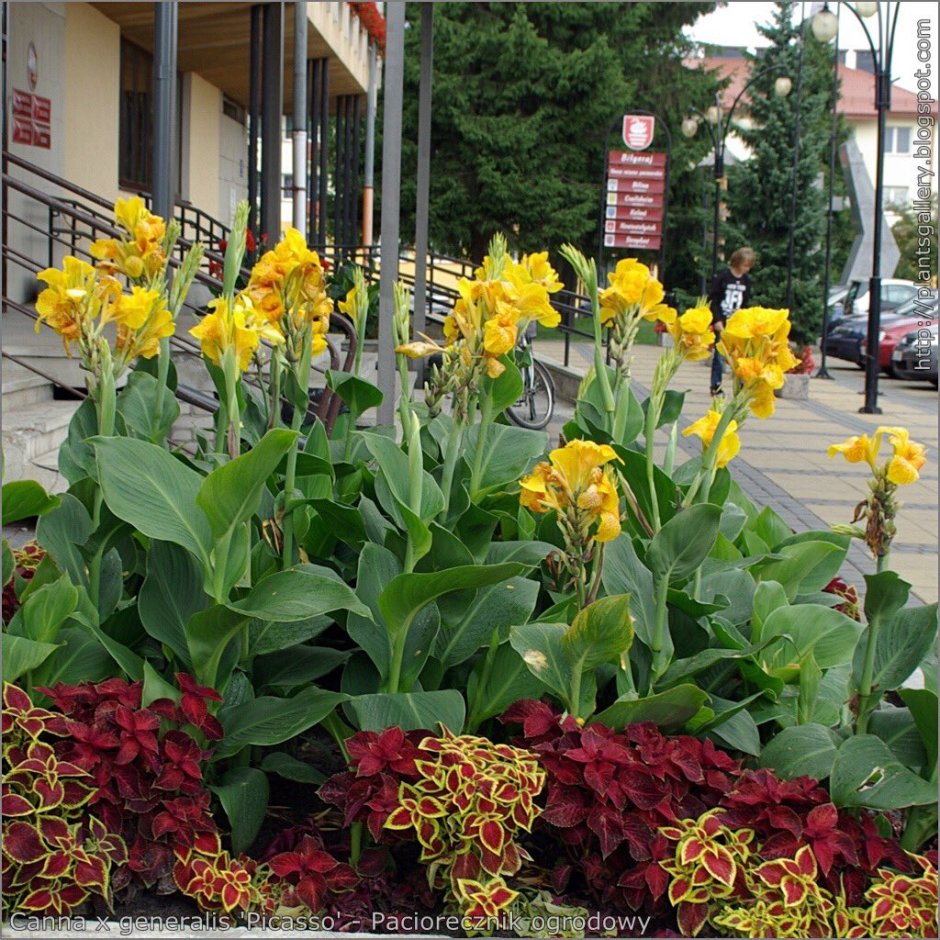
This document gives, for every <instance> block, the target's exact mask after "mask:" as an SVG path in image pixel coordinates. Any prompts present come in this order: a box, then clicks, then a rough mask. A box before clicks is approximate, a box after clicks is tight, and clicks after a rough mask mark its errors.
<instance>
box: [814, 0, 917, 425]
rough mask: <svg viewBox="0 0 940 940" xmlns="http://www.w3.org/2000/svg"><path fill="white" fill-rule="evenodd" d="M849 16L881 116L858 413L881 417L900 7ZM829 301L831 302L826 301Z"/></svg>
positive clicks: (860, 7)
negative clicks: (889, 162)
mask: <svg viewBox="0 0 940 940" xmlns="http://www.w3.org/2000/svg"><path fill="white" fill-rule="evenodd" d="M845 6H846V7H847V8H848V10H849V12H850V13H851V14H852V15H853V16H854V17H855V18H856V19H857V20H858V21H859V23H860V24H861V27H862V30H863V31H864V33H865V38H866V39H867V40H868V46H869V48H870V49H871V56H872V64H873V65H874V69H875V111H876V113H877V115H878V138H877V141H878V142H877V153H876V158H875V225H874V232H873V235H874V246H873V248H872V262H871V280H870V281H869V288H868V297H869V302H868V348H867V351H866V360H865V404H864V405H863V406H862V407H861V408H860V409H859V411H860V412H861V413H862V414H870V415H877V414H881V409H880V408H879V407H878V347H879V346H880V334H881V236H882V227H883V218H884V212H883V205H884V170H885V148H884V142H885V141H884V138H885V117H886V116H887V113H888V109H889V108H890V107H891V57H892V54H893V52H894V37H895V34H896V33H897V27H898V14H899V13H900V12H901V4H900V2H898V0H894V2H891V0H884V2H881V3H875V2H872V3H867V2H866V3H861V2H858V3H846V4H845ZM876 15H877V17H878V44H877V46H876V45H875V41H874V38H873V37H872V34H871V31H870V30H869V29H868V26H867V25H866V24H865V20H867V19H870V18H871V17H873V16H876ZM820 17H825V19H824V20H823V21H821V22H822V23H824V24H825V25H821V26H820V28H821V29H822V31H823V35H826V34H827V33H828V35H827V39H831V38H832V37H833V36H834V35H835V31H834V30H833V31H832V32H829V30H831V28H832V20H833V19H835V17H833V15H832V13H831V12H829V11H828V10H826V9H823V10H820V12H819V13H817V14H816V17H815V18H814V23H813V28H814V34H815V35H816V37H817V38H820V33H819V32H818V31H817V24H816V22H815V20H818V19H819V18H820ZM827 300H828V298H827Z"/></svg>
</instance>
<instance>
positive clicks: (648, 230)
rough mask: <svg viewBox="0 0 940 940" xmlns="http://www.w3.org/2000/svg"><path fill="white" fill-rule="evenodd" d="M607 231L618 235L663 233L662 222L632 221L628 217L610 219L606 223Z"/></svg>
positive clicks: (605, 228)
mask: <svg viewBox="0 0 940 940" xmlns="http://www.w3.org/2000/svg"><path fill="white" fill-rule="evenodd" d="M604 231H605V232H608V233H610V232H613V233H614V234H616V235H662V233H663V226H662V223H661V222H630V221H628V220H626V219H608V220H607V221H606V222H605V223H604Z"/></svg>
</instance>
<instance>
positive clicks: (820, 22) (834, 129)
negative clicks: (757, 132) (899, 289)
mask: <svg viewBox="0 0 940 940" xmlns="http://www.w3.org/2000/svg"><path fill="white" fill-rule="evenodd" d="M839 6H840V4H839V3H838V2H837V3H836V11H837V12H836V13H833V12H832V11H831V10H830V9H829V4H828V3H826V4H824V5H823V8H822V10H820V11H819V13H818V14H817V15H816V16H814V17H813V23H812V29H813V35H814V36H815V37H816V38H817V39H818V40H819V41H820V42H829V40H830V39H832V38H833V37H835V45H834V46H833V50H832V126H831V129H830V132H829V180H828V183H829V186H828V203H827V205H828V210H827V212H826V265H825V270H824V271H823V311H822V316H823V319H822V337H821V339H820V341H819V345H820V347H821V350H820V359H819V370H818V371H817V372H816V375H815V376H814V377H815V378H817V379H832V376H831V375H830V374H829V370H828V369H827V368H826V343H827V340H828V338H829V285H830V283H831V273H832V190H833V186H834V182H835V174H836V146H837V144H838V136H839V114H838V111H837V109H836V104H837V103H838V100H839V16H838V11H839Z"/></svg>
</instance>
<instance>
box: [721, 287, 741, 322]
mask: <svg viewBox="0 0 940 940" xmlns="http://www.w3.org/2000/svg"><path fill="white" fill-rule="evenodd" d="M743 303H744V285H743V284H741V283H739V282H735V283H732V284H728V285H727V286H726V287H725V299H724V300H722V302H721V312H722V313H723V314H724V315H725V317H730V316H731V314H732V313H734V311H735V310H740V309H741V305H742V304H743Z"/></svg>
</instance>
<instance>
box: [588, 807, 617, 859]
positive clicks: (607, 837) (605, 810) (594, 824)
mask: <svg viewBox="0 0 940 940" xmlns="http://www.w3.org/2000/svg"><path fill="white" fill-rule="evenodd" d="M587 824H588V828H589V829H590V830H591V831H592V832H593V833H594V834H595V835H596V836H597V838H598V840H599V841H600V847H601V855H603V856H604V858H607V856H608V855H610V854H611V852H613V851H614V849H616V848H617V846H618V845H620V844H621V843H622V842H623V841H624V840H625V839H626V834H625V833H624V830H623V816H622V814H621V813H619V812H618V811H617V810H616V809H614V808H613V807H609V806H599V807H596V808H594V809H592V810H591V811H590V812H589V813H588V816H587Z"/></svg>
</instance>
